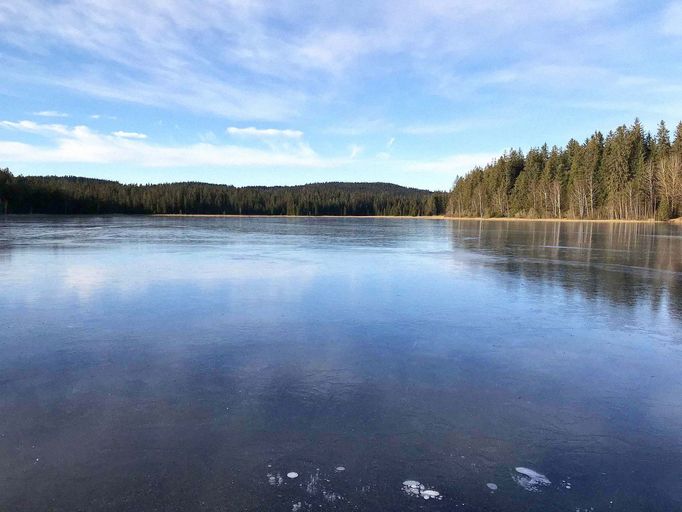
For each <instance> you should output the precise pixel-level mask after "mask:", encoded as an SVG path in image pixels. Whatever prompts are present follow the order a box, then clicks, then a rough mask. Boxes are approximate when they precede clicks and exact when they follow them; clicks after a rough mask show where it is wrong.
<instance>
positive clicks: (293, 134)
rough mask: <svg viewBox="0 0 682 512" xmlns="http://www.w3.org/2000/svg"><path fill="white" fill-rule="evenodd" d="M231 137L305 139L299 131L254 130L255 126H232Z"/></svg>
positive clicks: (229, 132) (229, 130)
mask: <svg viewBox="0 0 682 512" xmlns="http://www.w3.org/2000/svg"><path fill="white" fill-rule="evenodd" d="M226 131H227V133H228V134H229V135H236V136H240V137H256V138H263V137H266V138H270V137H284V138H287V139H300V138H301V137H303V132H302V131H299V130H288V129H287V130H279V129H277V128H254V127H253V126H250V127H247V128H237V127H234V126H230V127H229V128H228V129H227V130H226Z"/></svg>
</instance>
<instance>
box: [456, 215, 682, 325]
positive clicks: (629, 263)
mask: <svg viewBox="0 0 682 512" xmlns="http://www.w3.org/2000/svg"><path fill="white" fill-rule="evenodd" d="M452 246H453V248H454V249H462V248H464V249H467V250H472V251H475V252H478V253H484V254H487V255H490V256H494V257H493V258H491V259H483V260H481V263H482V264H483V265H485V266H486V267H492V268H495V269H496V270H499V271H501V272H504V273H506V274H511V275H514V276H519V277H520V278H521V279H523V280H527V281H530V282H533V283H535V284H543V285H560V286H561V287H562V288H563V289H564V290H566V291H569V292H573V291H575V292H579V293H581V294H582V295H583V296H584V297H585V298H588V299H593V300H599V299H607V300H609V301H611V302H612V303H614V304H617V305H623V306H632V307H634V306H636V305H642V304H647V303H648V304H650V305H651V307H652V308H653V309H654V310H656V311H660V310H661V308H667V309H668V310H669V312H670V313H671V314H672V315H674V316H675V317H676V318H678V319H682V231H681V230H680V229H679V228H677V227H675V226H671V225H667V224H654V223H591V222H543V221H539V222H521V221H519V222H506V221H505V222H496V221H487V222H486V221H468V220H461V221H460V220H454V221H452Z"/></svg>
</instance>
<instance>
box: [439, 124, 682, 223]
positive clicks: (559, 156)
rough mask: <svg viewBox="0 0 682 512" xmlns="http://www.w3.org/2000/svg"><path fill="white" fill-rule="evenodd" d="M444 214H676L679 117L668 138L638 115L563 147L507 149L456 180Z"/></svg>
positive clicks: (681, 201)
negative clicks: (630, 122) (524, 150)
mask: <svg viewBox="0 0 682 512" xmlns="http://www.w3.org/2000/svg"><path fill="white" fill-rule="evenodd" d="M448 214H450V215H454V216H465V217H466V216H469V217H529V218H577V219H626V220H630V219H631V220H637V219H658V220H667V219H670V218H673V217H678V216H681V215H682V123H680V124H678V125H677V129H676V130H675V135H674V138H673V140H672V142H671V136H670V132H669V130H668V128H667V127H666V125H665V123H664V122H663V121H661V123H660V124H659V125H658V130H657V132H656V134H655V135H651V134H650V133H647V132H645V131H644V129H643V128H642V125H641V123H640V122H639V120H635V122H634V123H633V125H632V126H619V127H618V128H617V129H616V130H615V131H612V132H610V133H608V134H607V135H606V137H604V135H603V134H602V133H600V132H596V133H594V134H593V135H592V136H591V137H589V138H587V139H586V140H585V141H583V142H582V143H580V142H578V141H576V140H573V139H572V140H570V141H569V142H568V144H567V145H566V147H564V148H559V147H556V146H555V147H552V148H548V147H547V145H544V146H542V147H539V148H533V149H531V150H529V151H528V152H527V153H526V154H525V155H524V154H523V153H522V152H521V151H520V150H512V151H509V152H507V153H505V154H504V155H502V156H501V157H500V158H499V159H497V160H496V161H494V162H492V163H491V164H489V165H487V166H485V167H483V168H476V169H474V170H472V171H471V172H469V173H468V174H467V175H465V176H463V177H461V178H459V179H457V181H456V182H455V185H454V187H453V190H452V192H451V193H450V198H449V201H448Z"/></svg>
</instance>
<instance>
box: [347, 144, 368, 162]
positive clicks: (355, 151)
mask: <svg viewBox="0 0 682 512" xmlns="http://www.w3.org/2000/svg"><path fill="white" fill-rule="evenodd" d="M349 149H350V158H351V159H353V158H356V157H358V156H359V155H360V154H361V153H362V152H363V150H364V149H365V148H363V147H362V146H360V145H358V144H353V145H351V146H350V148H349Z"/></svg>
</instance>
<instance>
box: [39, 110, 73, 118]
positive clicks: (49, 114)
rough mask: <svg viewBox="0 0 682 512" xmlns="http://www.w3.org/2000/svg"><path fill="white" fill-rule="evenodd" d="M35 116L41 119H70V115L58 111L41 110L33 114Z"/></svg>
mask: <svg viewBox="0 0 682 512" xmlns="http://www.w3.org/2000/svg"><path fill="white" fill-rule="evenodd" d="M33 115H34V116H39V117H69V114H66V113H64V112H59V111H57V110H41V111H40V112H33Z"/></svg>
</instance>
